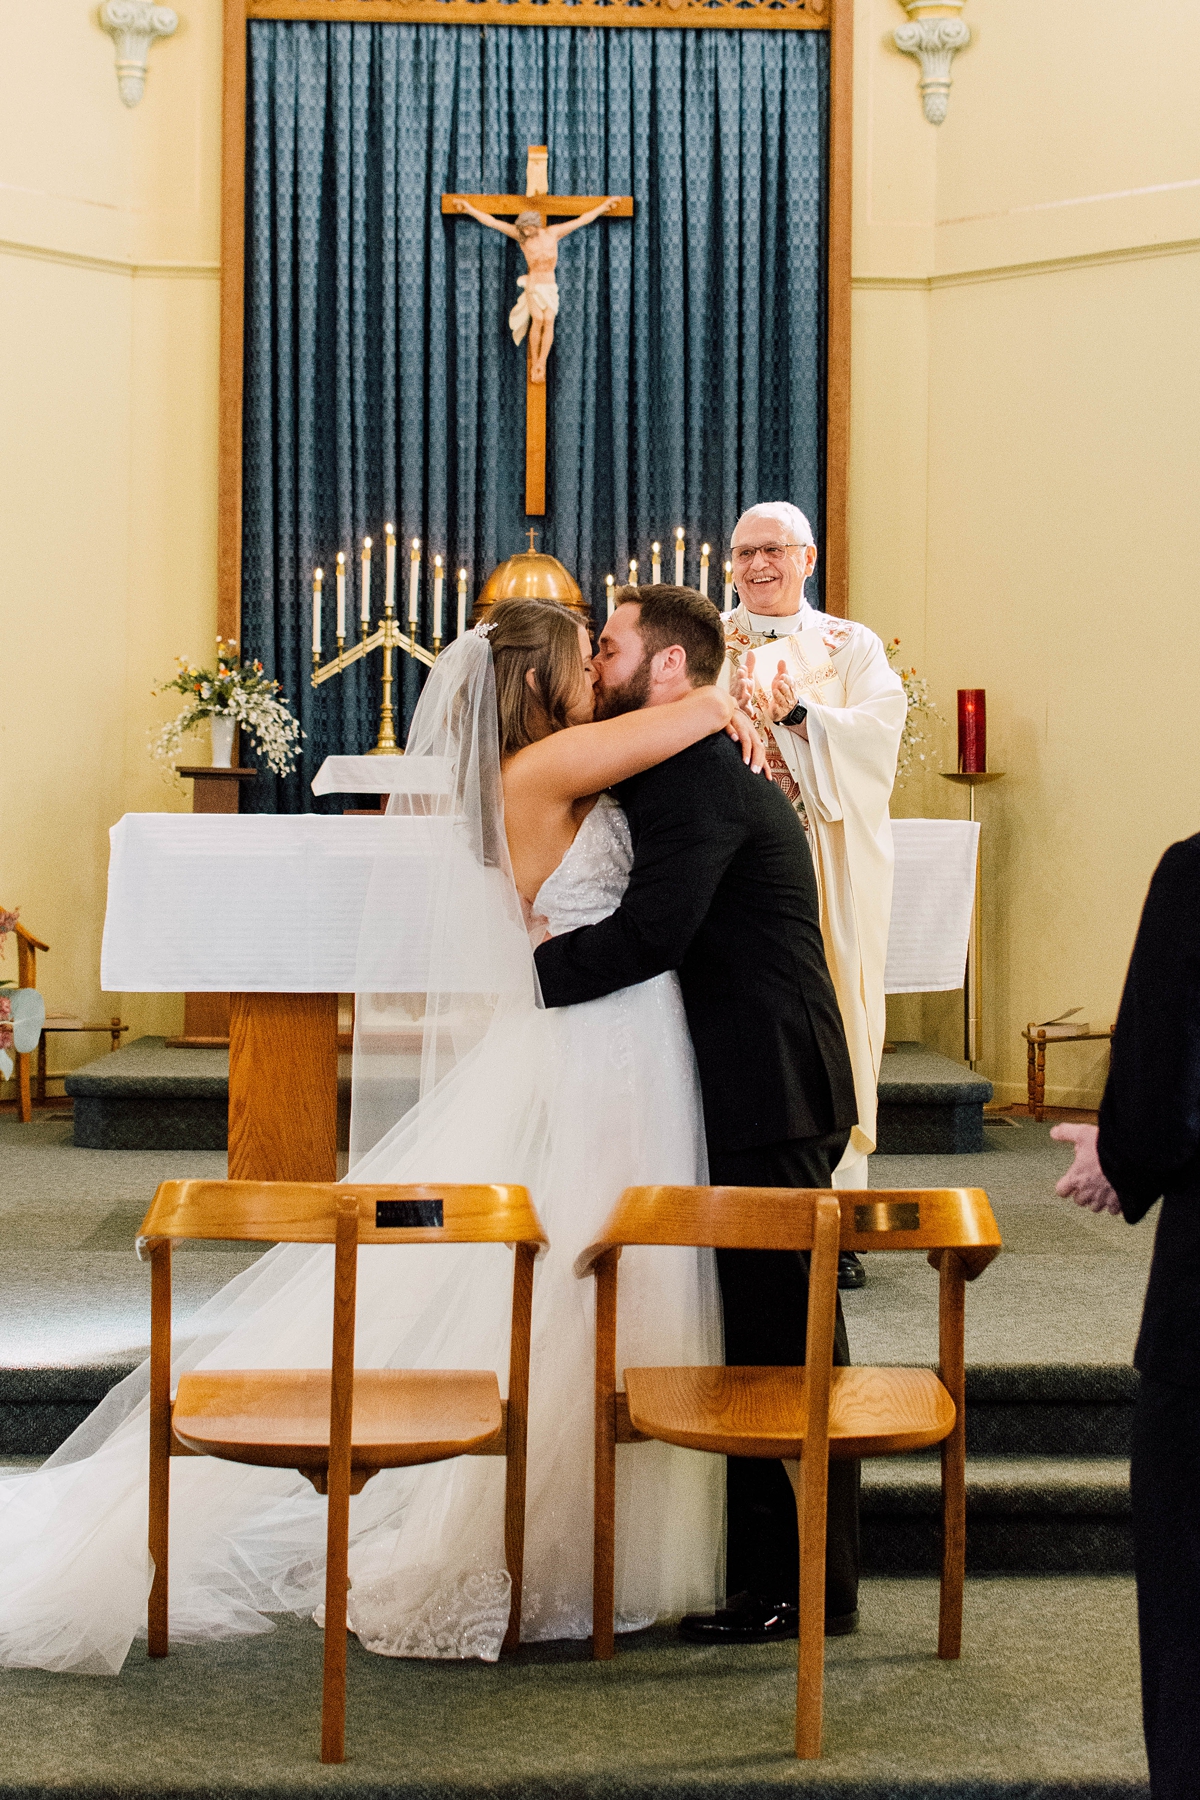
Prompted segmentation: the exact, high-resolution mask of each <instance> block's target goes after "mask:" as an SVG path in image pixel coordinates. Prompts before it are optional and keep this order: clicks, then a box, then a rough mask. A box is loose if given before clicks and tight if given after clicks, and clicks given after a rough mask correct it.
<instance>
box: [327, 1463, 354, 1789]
mask: <svg viewBox="0 0 1200 1800" xmlns="http://www.w3.org/2000/svg"><path fill="white" fill-rule="evenodd" d="M349 1544H350V1483H349V1480H345V1481H341V1480H338V1479H337V1477H336V1476H335V1473H334V1470H333V1469H332V1468H330V1471H329V1520H328V1530H327V1535H326V1540H325V1674H324V1682H323V1685H322V1690H321V1761H322V1762H323V1763H340V1762H345V1760H346V1596H347V1593H348V1591H349V1586H350V1571H349V1561H350V1555H349Z"/></svg>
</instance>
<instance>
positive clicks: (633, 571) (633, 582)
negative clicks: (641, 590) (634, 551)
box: [629, 557, 638, 587]
mask: <svg viewBox="0 0 1200 1800" xmlns="http://www.w3.org/2000/svg"><path fill="white" fill-rule="evenodd" d="M637 584H638V578H637V558H636V557H633V558H632V559H631V561H630V564H629V585H630V587H636V586H637Z"/></svg>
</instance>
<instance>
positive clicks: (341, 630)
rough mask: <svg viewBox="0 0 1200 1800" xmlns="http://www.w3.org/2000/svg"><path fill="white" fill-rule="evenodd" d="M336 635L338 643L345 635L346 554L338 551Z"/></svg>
mask: <svg viewBox="0 0 1200 1800" xmlns="http://www.w3.org/2000/svg"><path fill="white" fill-rule="evenodd" d="M337 635H338V643H339V644H340V643H341V641H342V639H343V638H344V637H345V635H346V554H345V551H343V550H339V551H338V559H337Z"/></svg>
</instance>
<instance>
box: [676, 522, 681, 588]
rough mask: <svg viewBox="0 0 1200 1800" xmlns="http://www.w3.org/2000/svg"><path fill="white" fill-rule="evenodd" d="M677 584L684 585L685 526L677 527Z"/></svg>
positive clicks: (677, 585)
mask: <svg viewBox="0 0 1200 1800" xmlns="http://www.w3.org/2000/svg"><path fill="white" fill-rule="evenodd" d="M675 586H676V587H682V586H683V526H682V525H677V526H676V527H675Z"/></svg>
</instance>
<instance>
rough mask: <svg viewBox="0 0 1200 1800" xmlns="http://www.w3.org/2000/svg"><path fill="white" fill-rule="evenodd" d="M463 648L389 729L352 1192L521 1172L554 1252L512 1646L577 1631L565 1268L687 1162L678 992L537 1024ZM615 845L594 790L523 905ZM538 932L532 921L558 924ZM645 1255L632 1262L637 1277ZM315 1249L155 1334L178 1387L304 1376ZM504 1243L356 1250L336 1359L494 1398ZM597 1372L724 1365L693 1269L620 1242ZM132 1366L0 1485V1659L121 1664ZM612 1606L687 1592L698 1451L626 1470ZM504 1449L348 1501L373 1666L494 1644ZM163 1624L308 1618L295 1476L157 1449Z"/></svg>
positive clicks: (640, 1620) (576, 1444) (322, 1254)
mask: <svg viewBox="0 0 1200 1800" xmlns="http://www.w3.org/2000/svg"><path fill="white" fill-rule="evenodd" d="M498 743H499V737H498V731H497V721H496V696H495V682H494V677H493V671H492V659H491V653H490V649H489V647H488V643H487V638H486V635H485V633H483V632H469V633H467V634H466V635H465V636H464V637H462V638H460V639H459V640H457V641H456V643H455V644H453V645H452V646H451V647H450V648H449V649H448V650H447V651H446V652H444V653H443V655H442V656H441V657H440V658H439V660H438V662H437V664H436V665H435V667H434V669H433V670H432V671H431V673H430V676H429V679H428V680H427V682H426V686H425V689H424V691H423V693H422V696H421V699H420V702H419V704H418V707H417V711H416V714H415V716H414V720H413V726H412V730H411V732H410V735H409V740H408V751H407V757H406V770H405V773H406V775H407V774H409V771H410V769H411V779H410V782H409V788H410V791H409V792H407V793H405V794H401V795H396V796H394V797H393V800H392V803H391V804H390V806H389V809H388V810H389V815H390V816H396V815H399V817H398V818H397V821H396V822H397V824H398V825H401V827H402V828H401V829H400V830H392V829H388V830H387V831H386V833H384V832H381V839H382V838H384V837H385V835H386V842H385V843H381V848H380V851H379V852H378V853H377V856H376V859H375V864H374V867H373V870H372V872H371V876H370V882H369V887H368V893H367V903H366V907H365V911H364V918H363V927H362V932H361V939H360V945H359V952H358V972H359V982H358V988H359V995H358V1005H357V1011H356V1029H355V1054H354V1076H353V1103H352V1122H351V1165H350V1166H351V1171H352V1174H353V1177H354V1179H355V1180H356V1181H360V1182H361V1181H381V1182H382V1181H391V1182H404V1181H409V1180H412V1181H416V1180H426V1181H428V1180H433V1181H439V1180H442V1181H495V1180H505V1181H517V1182H523V1183H524V1184H525V1185H526V1186H527V1187H529V1189H530V1191H531V1193H532V1196H533V1199H534V1204H535V1205H536V1206H537V1208H538V1210H539V1212H540V1214H541V1217H542V1220H543V1223H544V1224H545V1226H546V1229H547V1232H548V1235H549V1238H550V1244H551V1249H550V1252H549V1254H548V1255H547V1256H546V1257H545V1258H543V1259H542V1261H541V1263H540V1264H539V1267H538V1271H537V1274H536V1275H535V1284H534V1324H533V1371H532V1380H531V1395H530V1405H531V1418H530V1445H529V1487H528V1500H527V1547H526V1577H525V1580H526V1586H525V1609H524V1612H525V1625H524V1630H523V1635H524V1636H526V1637H534V1638H537V1637H543V1638H544V1637H554V1636H576V1637H578V1636H584V1635H586V1634H587V1632H588V1631H589V1629H590V1564H591V1525H590V1520H591V1451H590V1445H591V1418H590V1396H591V1357H592V1345H593V1333H592V1311H591V1309H592V1294H591V1284H590V1282H585V1283H581V1282H578V1281H576V1279H575V1278H574V1275H573V1273H572V1269H571V1264H572V1261H573V1259H574V1256H575V1254H576V1253H577V1251H578V1250H579V1249H581V1248H583V1247H584V1245H585V1244H586V1243H587V1242H588V1241H590V1238H591V1237H592V1236H594V1234H595V1231H596V1228H597V1227H598V1226H599V1224H600V1222H601V1221H602V1220H603V1218H604V1216H605V1215H606V1213H607V1212H608V1210H609V1208H610V1207H611V1205H612V1202H613V1200H614V1199H615V1197H616V1195H617V1194H618V1193H619V1192H620V1190H621V1188H622V1187H624V1186H625V1185H627V1184H629V1183H630V1182H633V1181H639V1180H640V1181H656V1180H657V1181H695V1180H702V1179H703V1178H704V1175H705V1169H704V1162H703V1138H702V1133H701V1128H700V1118H699V1103H698V1095H697V1092H696V1082H695V1073H694V1067H693V1064H692V1059H691V1051H690V1045H689V1044H688V1040H687V1036H686V1027H685V1024H684V1021H683V1014H682V1007H681V1004H680V1001H679V996H678V990H677V987H676V986H675V983H674V978H673V977H669V976H668V977H660V978H659V980H658V981H655V982H651V983H647V984H645V985H644V986H643V987H642V988H636V989H630V990H627V991H626V992H624V993H622V994H615V995H613V996H611V997H610V998H609V999H607V1000H601V1001H596V1002H593V1003H592V1004H591V1005H589V1006H586V1007H578V1008H573V1009H569V1010H566V1011H561V1012H546V1011H544V1010H543V1009H542V1008H541V1005H540V999H539V996H538V991H537V983H536V976H535V973H534V965H533V957H532V952H531V950H530V947H529V942H528V938H527V936H526V931H525V926H524V922H523V917H522V908H521V902H520V897H519V895H518V893H517V890H516V887H515V885H514V883H513V879H512V873H511V869H510V866H509V860H508V850H507V844H506V840H505V835H504V818H503V799H502V789H501V783H500V766H499V754H498ZM628 866H629V847H628V831H627V827H625V825H624V818H623V815H622V814H621V813H620V810H619V808H617V807H616V806H615V805H613V804H612V803H607V804H602V805H598V806H597V807H596V808H595V809H594V811H593V812H592V813H591V814H589V816H588V819H587V820H586V821H585V824H584V827H583V828H581V831H580V834H579V837H578V838H577V840H576V844H575V846H574V847H573V849H572V851H571V852H570V853H568V857H567V858H566V859H564V862H563V863H562V864H561V865H560V869H559V871H557V872H556V874H555V876H552V877H551V879H550V881H549V882H547V883H546V884H545V887H544V888H543V890H542V894H541V895H539V897H538V899H539V904H541V905H542V908H543V910H546V909H547V907H549V909H550V910H551V911H553V910H554V907H553V905H552V904H551V902H550V900H549V899H547V900H546V901H543V896H550V895H551V890H552V889H553V888H554V887H555V884H556V883H557V884H558V886H557V890H556V892H557V899H558V905H559V907H560V909H561V914H562V916H561V918H560V919H559V920H558V921H557V928H558V929H567V928H568V927H569V925H570V924H573V923H574V924H578V923H586V922H588V920H589V918H592V917H595V918H598V917H602V916H603V915H604V914H605V913H607V912H609V911H611V910H612V907H613V906H614V905H615V904H616V903H617V901H618V899H619V897H620V892H621V891H622V888H623V885H624V881H625V879H626V878H627V874H628ZM552 922H554V921H552ZM639 1258H641V1259H642V1260H640V1261H639ZM331 1276H332V1253H331V1251H329V1250H328V1249H326V1248H324V1247H321V1248H317V1249H313V1248H311V1247H306V1246H283V1245H281V1246H277V1247H276V1248H274V1249H272V1250H269V1251H268V1252H266V1254H265V1255H264V1256H263V1257H262V1258H260V1260H259V1261H258V1262H257V1263H256V1264H255V1265H254V1266H253V1268H251V1269H249V1270H247V1271H246V1272H245V1273H244V1274H242V1275H240V1276H238V1277H236V1278H235V1279H234V1280H233V1281H231V1282H229V1283H228V1284H227V1285H226V1286H225V1287H224V1288H222V1289H221V1291H220V1292H219V1293H218V1294H216V1295H215V1296H214V1297H213V1298H212V1299H211V1300H210V1301H208V1302H207V1304H206V1305H204V1306H202V1307H201V1308H200V1309H199V1310H198V1311H197V1312H196V1313H194V1314H193V1315H192V1316H191V1318H190V1319H188V1320H187V1321H185V1323H184V1328H183V1329H182V1330H180V1331H178V1332H177V1333H176V1336H175V1340H174V1352H175V1355H174V1369H175V1372H176V1373H179V1372H182V1371H183V1370H185V1369H192V1368H196V1367H200V1366H208V1367H224V1368H237V1367H241V1368H254V1367H272V1366H277V1367H300V1368H312V1367H320V1366H323V1365H324V1366H327V1365H328V1362H329V1354H330V1334H331V1325H332V1306H331ZM510 1295H511V1257H510V1254H509V1252H508V1251H507V1250H505V1249H504V1248H503V1247H502V1246H486V1245H480V1246H475V1245H463V1246H435V1247H426V1246H410V1247H405V1248H400V1249H391V1248H388V1249H374V1248H372V1249H366V1250H363V1251H361V1252H360V1255H359V1284H358V1329H357V1341H356V1358H357V1360H358V1361H359V1362H360V1363H361V1364H363V1365H364V1366H375V1367H389V1366H390V1367H418V1368H419V1367H457V1368H487V1367H493V1368H495V1369H496V1370H497V1372H498V1374H499V1377H500V1381H501V1386H502V1388H503V1387H504V1385H505V1382H506V1376H507V1368H506V1364H505V1360H504V1359H505V1356H506V1354H507V1340H508V1311H509V1303H510ZM622 1328H623V1333H624V1336H625V1341H624V1343H623V1345H622V1353H623V1361H626V1362H632V1361H639V1362H672V1363H681V1362H696V1361H719V1360H720V1354H721V1350H720V1326H719V1315H718V1308H717V1302H716V1290H715V1279H714V1275H713V1270H712V1266H711V1257H710V1256H706V1255H703V1254H701V1253H698V1252H691V1251H647V1252H632V1253H628V1254H627V1257H626V1258H625V1259H624V1260H623V1262H622ZM147 1390H148V1373H147V1365H146V1364H143V1365H142V1366H141V1367H140V1368H139V1369H137V1370H135V1371H134V1373H133V1374H132V1375H130V1376H129V1377H128V1378H127V1379H126V1380H125V1381H123V1382H121V1383H120V1384H119V1385H118V1386H117V1387H116V1388H114V1389H113V1390H112V1392H111V1393H110V1394H109V1395H108V1397H107V1398H106V1400H105V1401H104V1402H102V1404H101V1405H100V1406H99V1407H97V1409H96V1410H95V1412H94V1413H93V1414H92V1415H91V1416H90V1417H89V1418H88V1419H87V1420H85V1421H84V1423H83V1424H82V1425H81V1426H80V1427H79V1428H78V1430H77V1431H75V1432H74V1433H73V1434H72V1436H71V1437H70V1438H68V1440H67V1441H66V1443H64V1444H63V1445H62V1447H61V1448H60V1449H59V1450H58V1451H56V1452H55V1454H54V1455H53V1456H52V1457H51V1458H50V1459H49V1460H48V1461H47V1463H46V1464H44V1465H43V1467H42V1468H41V1469H40V1470H38V1471H37V1472H36V1473H34V1474H27V1475H23V1476H18V1477H13V1478H9V1479H6V1480H3V1481H0V1664H7V1665H9V1666H36V1667H42V1668H49V1669H60V1670H66V1669H70V1670H75V1671H77V1672H87V1673H94V1674H101V1673H115V1672H116V1671H118V1670H119V1669H120V1667H121V1664H122V1662H123V1661H124V1658H125V1656H126V1654H127V1653H128V1650H129V1647H130V1644H131V1642H132V1641H133V1640H134V1638H135V1637H137V1636H138V1635H140V1634H142V1633H143V1632H144V1624H145V1608H146V1598H147V1595H148V1592H149V1586H150V1580H151V1575H152V1569H151V1566H150V1560H149V1556H148V1552H147V1549H146V1513H147V1507H146V1468H147V1427H146V1411H147ZM621 1461H622V1468H621V1482H622V1486H621V1491H620V1496H619V1513H618V1519H619V1527H620V1551H619V1555H620V1565H619V1572H618V1608H619V1611H620V1613H621V1615H622V1618H623V1622H624V1623H625V1624H626V1625H627V1626H636V1625H639V1624H644V1623H647V1622H649V1621H650V1620H651V1619H652V1618H654V1617H655V1616H658V1615H661V1614H663V1613H671V1612H678V1611H681V1610H683V1609H685V1608H687V1607H690V1606H693V1605H703V1604H706V1603H709V1602H711V1600H712V1598H713V1596H714V1594H715V1592H716V1591H717V1590H718V1587H719V1573H720V1571H719V1568H718V1560H719V1540H720V1521H721V1501H722V1488H723V1481H722V1479H721V1474H722V1465H720V1464H719V1463H718V1461H717V1459H710V1458H703V1457H698V1456H695V1455H690V1456H689V1455H688V1453H686V1452H680V1451H672V1450H671V1449H669V1448H668V1447H667V1446H665V1445H645V1446H641V1447H639V1448H638V1449H637V1450H636V1451H634V1452H633V1453H632V1454H631V1453H625V1455H624V1456H623V1458H622V1459H621ZM503 1467H504V1465H503V1459H500V1458H462V1459H459V1460H457V1461H454V1462H450V1463H443V1464H437V1465H431V1466H428V1467H425V1468H421V1469H417V1470H395V1471H388V1472H384V1473H382V1474H380V1475H378V1476H376V1477H375V1478H374V1479H373V1480H372V1481H371V1482H369V1483H368V1485H367V1487H366V1488H365V1489H364V1491H363V1493H362V1494H361V1495H359V1496H358V1497H356V1498H355V1500H354V1501H353V1503H352V1513H351V1563H350V1571H351V1582H352V1589H351V1597H350V1600H351V1607H350V1617H351V1625H352V1628H353V1629H354V1630H356V1631H357V1633H358V1635H359V1637H360V1639H361V1640H362V1642H363V1643H364V1644H365V1645H366V1646H367V1647H368V1648H370V1649H373V1650H377V1651H379V1652H381V1653H382V1654H386V1655H393V1656H404V1655H417V1656H437V1657H462V1656H480V1657H483V1658H485V1659H488V1660H494V1658H495V1657H496V1656H497V1655H498V1653H499V1646H500V1641H501V1639H502V1637H503V1634H504V1629H505V1625H506V1623H507V1613H508V1592H509V1583H508V1575H507V1571H506V1570H505V1567H504V1555H503ZM171 1479H172V1503H171V1520H172V1571H171V1573H172V1584H171V1600H172V1605H171V1634H172V1639H173V1641H175V1642H200V1641H204V1640H207V1639H212V1638H226V1637H231V1636H237V1635H241V1634H245V1633H252V1632H262V1631H269V1630H271V1629H272V1626H271V1619H270V1615H271V1614H273V1613H278V1612H293V1613H298V1614H301V1615H306V1614H309V1613H311V1612H312V1611H313V1609H314V1608H315V1607H316V1606H317V1605H318V1603H319V1601H320V1599H321V1595H322V1588H323V1580H324V1571H323V1557H324V1509H325V1503H324V1501H323V1500H322V1499H320V1498H319V1497H318V1496H317V1495H316V1494H315V1493H314V1492H313V1490H312V1488H311V1487H310V1485H309V1483H308V1482H307V1481H306V1480H305V1479H304V1478H303V1477H301V1476H299V1475H297V1474H294V1473H291V1472H289V1471H285V1470H269V1469H258V1468H247V1467H242V1466H239V1465H237V1464H232V1463H221V1462H218V1461H215V1460H213V1459H207V1458H183V1459H177V1460H175V1461H173V1463H172V1477H171Z"/></svg>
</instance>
